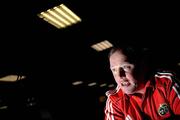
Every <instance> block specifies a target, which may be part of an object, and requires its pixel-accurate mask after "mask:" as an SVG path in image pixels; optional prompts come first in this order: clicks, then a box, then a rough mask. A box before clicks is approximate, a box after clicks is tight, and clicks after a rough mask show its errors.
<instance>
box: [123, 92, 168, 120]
mask: <svg viewBox="0 0 180 120" xmlns="http://www.w3.org/2000/svg"><path fill="white" fill-rule="evenodd" d="M147 94H149V95H147V97H144V98H141V97H139V96H129V97H128V98H126V99H123V100H121V103H120V104H121V105H120V106H122V108H121V109H122V111H123V112H124V115H125V118H126V117H128V119H132V120H141V119H142V120H144V119H145V118H146V119H153V120H157V119H158V120H161V119H166V118H169V117H170V116H171V112H170V107H169V103H168V101H167V98H166V96H165V95H164V94H163V93H162V92H161V91H158V90H156V91H154V92H148V93H147Z"/></svg>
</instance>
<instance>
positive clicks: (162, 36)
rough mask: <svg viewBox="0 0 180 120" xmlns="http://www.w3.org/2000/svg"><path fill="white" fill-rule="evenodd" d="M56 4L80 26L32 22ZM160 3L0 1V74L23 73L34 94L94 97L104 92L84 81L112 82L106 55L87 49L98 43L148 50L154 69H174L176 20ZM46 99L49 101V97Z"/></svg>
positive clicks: (172, 7) (173, 9)
mask: <svg viewBox="0 0 180 120" xmlns="http://www.w3.org/2000/svg"><path fill="white" fill-rule="evenodd" d="M61 3H64V4H65V5H66V6H68V7H69V8H70V9H71V10H73V11H74V12H75V13H76V14H77V15H78V16H80V17H81V18H82V22H81V23H78V24H76V25H73V26H70V27H68V28H65V29H62V30H59V29H56V28H55V27H53V26H51V25H49V24H48V23H46V22H45V21H43V20H42V19H40V18H38V17H37V14H38V13H40V12H41V11H44V10H47V9H49V8H51V7H53V6H56V5H59V4H61ZM163 4H164V3H137V2H133V3H132V2H126V3H125V2H115V1H110V0H106V1H105V0H104V1H103V0H102V1H98V0H84V1H83V0H28V1H26V0H24V1H23V0H21V1H20V0H18V1H11V2H9V1H7V2H3V4H1V5H2V6H4V7H3V8H1V11H4V12H3V13H2V15H3V16H4V17H3V19H1V26H3V27H1V34H2V37H1V39H2V43H1V68H2V69H1V73H3V74H9V73H16V72H17V73H22V74H27V75H28V76H30V82H28V84H30V87H32V88H35V90H34V91H36V92H37V90H39V93H40V94H41V93H44V91H45V92H46V93H48V92H49V89H51V90H50V92H52V91H53V92H54V91H56V90H60V91H63V92H67V90H73V91H74V93H76V91H78V92H80V91H81V92H80V93H79V94H78V92H77V93H76V95H79V96H81V95H84V96H86V95H85V93H83V92H82V90H84V92H85V91H86V90H87V91H88V93H90V94H95V93H96V94H98V95H93V96H94V97H97V96H99V95H102V93H101V92H105V90H106V89H107V88H105V89H104V88H99V87H97V89H95V90H94V89H93V90H92V89H89V88H88V87H87V84H88V83H89V82H94V81H96V82H97V83H98V85H99V84H101V83H104V82H107V83H109V84H110V83H114V81H113V78H112V76H111V73H110V71H109V69H108V60H107V52H108V50H106V51H103V52H96V51H95V50H93V49H91V48H90V45H92V44H94V43H96V42H99V41H102V40H109V41H110V42H112V43H113V44H117V43H118V42H119V43H133V44H134V45H138V46H139V47H141V48H148V49H150V50H151V51H152V53H153V54H154V57H157V59H156V60H157V61H158V63H161V65H160V66H163V65H165V66H166V67H169V66H171V65H172V66H173V67H170V68H174V67H175V66H176V64H177V62H179V61H180V56H179V52H180V49H179V45H178V40H179V17H178V14H177V13H178V12H177V7H176V6H175V4H173V5H170V4H169V5H167V3H165V4H166V5H163ZM9 7H10V8H9ZM161 60H162V61H161ZM76 80H82V81H84V84H83V85H81V86H80V87H81V88H77V90H76V88H75V89H74V88H73V87H72V85H71V82H73V81H76ZM40 86H41V89H39V87H40ZM36 88H37V89H36ZM87 91H86V92H87ZM90 91H92V92H90ZM68 93H69V92H68ZM56 94H58V93H56ZM48 95H50V96H51V97H52V95H51V93H49V94H48ZM63 95H64V94H63ZM71 95H72V94H71ZM42 96H46V95H42ZM73 96H74V97H75V95H73ZM53 97H54V96H53ZM81 97H82V96H81ZM86 97H87V96H86ZM58 100H59V99H58Z"/></svg>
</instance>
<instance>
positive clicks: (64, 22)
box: [38, 4, 82, 29]
mask: <svg viewBox="0 0 180 120" xmlns="http://www.w3.org/2000/svg"><path fill="white" fill-rule="evenodd" d="M38 16H39V17H40V18H42V19H43V20H45V21H46V22H48V23H50V24H51V25H53V26H55V27H56V28H58V29H61V28H66V27H68V26H71V25H73V24H76V23H79V22H81V21H82V20H81V18H80V17H79V16H77V15H76V14H75V13H74V12H73V11H72V10H70V9H69V8H68V7H67V6H65V5H64V4H61V5H59V6H55V7H53V8H51V9H48V10H46V11H43V12H41V13H39V14H38Z"/></svg>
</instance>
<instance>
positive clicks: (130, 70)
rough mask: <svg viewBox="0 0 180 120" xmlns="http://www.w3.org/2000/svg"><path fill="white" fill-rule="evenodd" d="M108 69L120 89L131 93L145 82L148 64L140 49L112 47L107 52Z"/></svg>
mask: <svg viewBox="0 0 180 120" xmlns="http://www.w3.org/2000/svg"><path fill="white" fill-rule="evenodd" d="M109 63H110V69H111V71H112V73H113V76H114V79H115V81H116V83H117V84H118V86H119V87H120V88H121V89H122V91H123V92H124V93H126V94H132V93H134V92H136V91H137V90H139V89H141V88H142V87H143V85H144V83H145V82H146V79H145V74H146V72H148V66H147V63H146V59H145V57H144V53H143V51H142V49H139V48H136V47H127V46H123V47H114V48H112V49H111V51H110V53H109Z"/></svg>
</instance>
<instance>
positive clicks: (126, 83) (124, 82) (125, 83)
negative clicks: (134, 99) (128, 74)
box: [121, 81, 130, 86]
mask: <svg viewBox="0 0 180 120" xmlns="http://www.w3.org/2000/svg"><path fill="white" fill-rule="evenodd" d="M129 85H130V83H129V82H128V81H122V82H121V86H129Z"/></svg>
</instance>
